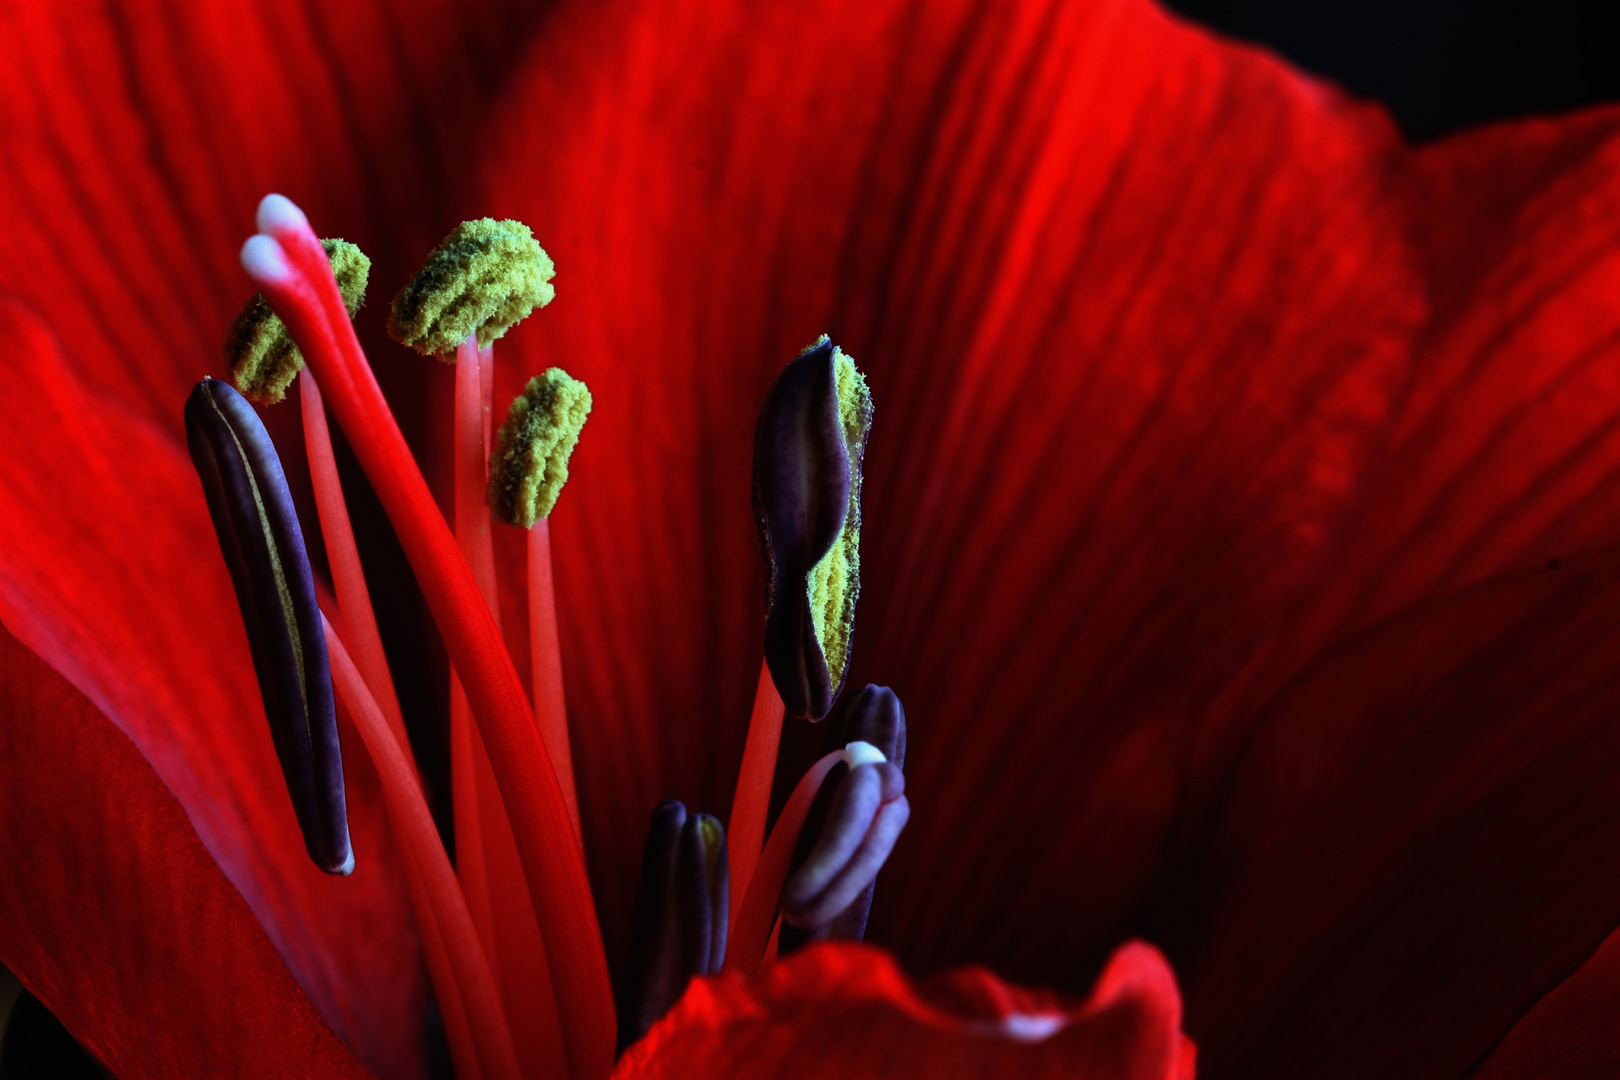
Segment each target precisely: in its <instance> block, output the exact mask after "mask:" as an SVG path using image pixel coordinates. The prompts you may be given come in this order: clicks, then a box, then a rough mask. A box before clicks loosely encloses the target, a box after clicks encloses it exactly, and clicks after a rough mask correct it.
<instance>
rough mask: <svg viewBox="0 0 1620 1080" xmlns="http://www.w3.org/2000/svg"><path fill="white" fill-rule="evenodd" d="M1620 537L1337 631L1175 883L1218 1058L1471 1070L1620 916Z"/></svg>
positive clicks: (1273, 1068)
mask: <svg viewBox="0 0 1620 1080" xmlns="http://www.w3.org/2000/svg"><path fill="white" fill-rule="evenodd" d="M1617 653H1620V555H1616V554H1614V553H1612V552H1611V553H1609V554H1605V555H1603V556H1600V557H1589V558H1586V559H1582V560H1577V561H1570V562H1566V563H1564V564H1562V565H1561V566H1560V568H1558V569H1548V568H1542V569H1539V570H1533V571H1525V572H1522V573H1518V574H1512V575H1504V576H1501V577H1499V578H1496V579H1493V580H1491V581H1489V582H1486V583H1483V584H1481V585H1478V586H1476V587H1474V588H1471V589H1469V590H1466V591H1464V592H1462V593H1460V594H1458V595H1457V596H1455V597H1451V598H1446V599H1442V600H1436V601H1432V602H1429V603H1426V604H1424V605H1420V606H1418V607H1416V608H1414V609H1413V610H1411V611H1409V612H1407V613H1405V614H1403V615H1401V616H1399V617H1397V618H1394V619H1391V620H1389V621H1388V622H1386V623H1384V624H1382V625H1380V626H1378V627H1375V628H1374V629H1372V630H1370V631H1368V632H1367V633H1365V634H1363V635H1361V636H1359V637H1357V638H1355V639H1353V640H1351V641H1349V642H1347V643H1345V644H1344V645H1342V646H1340V647H1338V648H1336V649H1334V650H1332V651H1331V652H1330V653H1329V654H1328V655H1327V656H1326V657H1324V658H1323V659H1322V660H1321V661H1320V662H1319V663H1318V664H1316V665H1315V666H1314V667H1313V668H1312V669H1311V670H1310V671H1309V672H1308V673H1307V674H1306V675H1305V676H1303V677H1302V678H1301V679H1300V681H1299V682H1298V683H1296V684H1295V685H1294V686H1293V687H1292V688H1290V690H1289V691H1288V692H1287V693H1286V694H1285V695H1284V696H1283V697H1282V698H1281V699H1280V700H1279V701H1278V702H1277V704H1276V705H1275V706H1274V707H1273V708H1272V709H1271V710H1270V711H1268V713H1267V714H1266V715H1265V716H1264V717H1263V719H1262V720H1261V722H1260V723H1259V724H1258V725H1257V726H1256V728H1255V730H1254V731H1253V733H1252V734H1251V736H1250V739H1249V742H1248V743H1247V745H1246V747H1245V749H1244V752H1243V755H1242V757H1241V758H1240V760H1239V765H1238V767H1237V768H1236V770H1235V771H1234V772H1233V774H1232V776H1231V778H1230V781H1229V784H1228V786H1227V788H1226V790H1225V792H1224V797H1223V799H1222V800H1221V801H1220V802H1219V803H1218V804H1217V806H1216V808H1215V812H1214V814H1213V815H1212V818H1211V820H1210V822H1209V823H1208V825H1207V826H1206V829H1205V831H1204V832H1203V833H1202V834H1201V836H1200V840H1199V844H1198V846H1197V848H1196V856H1197V858H1196V862H1195V864H1194V867H1193V870H1192V872H1191V873H1190V874H1188V875H1186V876H1184V877H1177V878H1176V879H1175V880H1174V881H1172V882H1169V883H1168V884H1167V890H1166V892H1167V901H1166V903H1167V907H1168V908H1169V910H1170V911H1172V912H1174V916H1173V923H1174V924H1175V925H1176V927H1177V930H1176V934H1175V938H1174V939H1173V940H1174V942H1175V944H1174V946H1173V948H1172V955H1174V956H1176V958H1177V968H1178V971H1180V972H1181V974H1182V977H1183V979H1184V983H1185V985H1186V987H1187V998H1188V1026H1189V1029H1190V1030H1191V1031H1192V1032H1193V1034H1194V1035H1195V1037H1197V1038H1198V1039H1199V1041H1200V1043H1201V1045H1202V1046H1203V1048H1204V1051H1205V1057H1204V1059H1203V1060H1204V1065H1205V1069H1204V1075H1205V1076H1206V1077H1209V1078H1216V1080H1218V1078H1222V1077H1238V1076H1241V1077H1244V1078H1246V1080H1247V1078H1252V1080H1263V1078H1266V1077H1278V1078H1281V1077H1294V1076H1300V1075H1310V1074H1316V1073H1319V1072H1321V1071H1322V1069H1324V1068H1326V1067H1327V1063H1331V1069H1330V1070H1329V1071H1330V1072H1331V1073H1333V1074H1337V1075H1347V1076H1379V1077H1389V1078H1391V1080H1398V1078H1401V1077H1413V1078H1416V1077H1430V1076H1446V1075H1453V1076H1460V1075H1464V1074H1465V1073H1466V1072H1467V1070H1468V1069H1469V1068H1471V1067H1472V1066H1473V1065H1475V1064H1476V1063H1477V1062H1478V1061H1479V1060H1480V1059H1481V1058H1482V1057H1483V1056H1484V1055H1485V1053H1486V1052H1487V1051H1489V1050H1490V1049H1491V1047H1492V1046H1493V1045H1495V1043H1496V1042H1497V1040H1498V1039H1500V1038H1501V1037H1502V1036H1503V1035H1504V1034H1505V1033H1506V1032H1507V1030H1508V1029H1509V1028H1510V1026H1511V1025H1512V1024H1513V1023H1514V1022H1515V1020H1517V1019H1518V1017H1519V1016H1520V1015H1522V1014H1523V1013H1524V1012H1525V1011H1526V1010H1528V1009H1530V1008H1531V1006H1533V1005H1534V1004H1535V1003H1536V1002H1537V1000H1538V999H1540V997H1541V995H1542V994H1544V993H1545V992H1546V991H1547V990H1548V989H1549V988H1550V987H1552V986H1554V985H1556V984H1557V983H1558V982H1559V981H1561V980H1562V979H1564V978H1565V977H1566V976H1568V975H1569V974H1570V973H1571V972H1573V971H1574V970H1575V969H1576V967H1578V966H1579V965H1580V964H1581V963H1582V961H1584V960H1585V959H1586V958H1587V957H1588V956H1589V955H1591V953H1592V952H1593V950H1594V949H1596V948H1597V947H1598V945H1599V944H1600V943H1601V942H1602V941H1603V940H1604V938H1605V937H1606V936H1607V935H1608V934H1609V933H1610V931H1611V930H1612V929H1613V928H1614V926H1615V925H1616V924H1617V923H1620V855H1617V854H1616V853H1617V852H1620V787H1617V786H1616V784H1615V783H1614V777H1615V776H1616V775H1620V726H1617V725H1616V724H1615V723H1614V716H1615V712H1616V710H1617V709H1620V683H1617V682H1616V680H1615V678H1614V657H1615V656H1616V655H1617Z"/></svg>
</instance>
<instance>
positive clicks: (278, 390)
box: [224, 239, 371, 405]
mask: <svg viewBox="0 0 1620 1080" xmlns="http://www.w3.org/2000/svg"><path fill="white" fill-rule="evenodd" d="M321 246H322V247H323V248H325V249H326V257H327V258H328V259H330V260H331V261H332V276H333V277H335V278H336V279H337V286H338V292H340V293H342V294H343V305H344V306H345V307H346V308H348V309H349V318H351V319H352V318H354V315H355V312H357V311H359V310H360V305H361V304H363V303H364V302H365V298H366V282H367V280H368V279H369V278H370V276H371V260H370V259H368V258H366V255H365V253H364V252H363V251H361V250H360V249H359V248H357V247H355V246H354V245H353V244H351V243H349V242H348V241H347V240H336V239H332V240H322V241H321ZM224 351H225V367H226V370H227V371H228V372H229V373H230V377H231V385H233V386H235V387H236V389H237V390H239V391H240V392H241V394H242V396H243V397H245V398H247V399H248V400H250V401H257V402H258V403H259V404H261V405H273V404H275V403H276V402H278V401H280V400H281V399H282V398H284V397H286V396H287V387H289V386H291V385H292V381H293V379H295V378H296V377H297V376H298V372H299V371H300V370H302V369H303V366H304V357H303V354H301V353H300V352H299V351H298V346H297V345H295V344H294V343H293V339H292V334H291V333H289V332H288V330H287V324H286V323H284V322H282V321H281V318H280V316H278V315H277V314H276V313H275V312H274V311H272V310H270V303H269V301H267V300H266V299H265V298H264V294H263V293H254V294H253V299H251V300H249V301H248V303H247V307H245V308H243V309H242V313H241V314H240V315H238V316H237V317H236V321H235V322H233V323H232V324H231V332H230V334H229V335H227V337H226V338H225V350H224Z"/></svg>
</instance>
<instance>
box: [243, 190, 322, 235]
mask: <svg viewBox="0 0 1620 1080" xmlns="http://www.w3.org/2000/svg"><path fill="white" fill-rule="evenodd" d="M254 220H255V223H256V224H257V225H258V228H259V232H261V233H263V234H265V235H266V236H273V235H275V234H276V233H278V232H281V231H284V230H287V229H307V228H309V218H307V217H305V216H304V212H303V211H302V210H300V209H299V208H298V204H297V203H295V202H293V201H292V200H291V199H289V198H287V196H285V195H277V194H275V193H274V192H271V193H270V194H269V195H266V196H265V197H264V198H262V199H260V200H259V212H258V214H257V215H256V217H255V219H254Z"/></svg>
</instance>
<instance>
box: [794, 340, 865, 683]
mask: <svg viewBox="0 0 1620 1080" xmlns="http://www.w3.org/2000/svg"><path fill="white" fill-rule="evenodd" d="M833 379H834V381H835V384H836V386H837V390H838V417H839V420H840V421H841V422H842V424H843V429H844V445H845V448H846V450H847V451H848V453H849V510H848V512H847V513H846V514H845V515H844V528H843V531H842V532H840V533H839V534H838V539H837V540H834V541H833V545H832V547H831V548H829V549H828V551H827V554H825V555H823V556H822V557H821V560H820V561H819V562H817V563H816V565H815V566H813V567H811V568H810V576H809V581H808V583H807V585H808V590H809V594H810V619H811V622H812V623H813V624H814V626H815V631H816V640H817V641H818V642H820V643H821V653H822V656H824V657H825V658H826V661H827V671H828V672H829V673H830V674H832V676H833V680H834V682H835V683H836V682H838V681H839V680H841V679H842V677H843V673H844V669H845V668H846V667H847V666H848V664H849V648H850V640H851V638H852V637H853V635H854V633H855V601H856V600H858V599H859V598H860V593H861V550H860V548H861V458H862V456H863V455H864V454H865V452H866V436H867V433H868V432H869V431H871V429H872V394H871V392H870V391H869V390H868V389H867V386H866V379H865V377H864V376H862V375H861V373H860V372H859V371H857V370H856V369H855V361H853V360H851V359H850V358H849V356H848V355H846V354H845V353H844V351H843V350H842V349H839V348H836V347H835V348H834V349H833Z"/></svg>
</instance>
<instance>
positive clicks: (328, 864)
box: [185, 379, 354, 874]
mask: <svg viewBox="0 0 1620 1080" xmlns="http://www.w3.org/2000/svg"><path fill="white" fill-rule="evenodd" d="M185 416H186V444H187V446H188V447H189V449H190V451H191V460H192V462H193V463H194V464H195V465H196V468H197V477H198V479H199V480H201V481H202V487H203V495H204V497H205V498H206V499H207V501H208V512H209V515H210V517H212V519H213V522H214V532H215V534H216V535H217V536H218V539H219V548H220V553H221V554H222V555H223V556H224V558H225V564H226V566H227V567H228V568H229V569H230V572H231V583H232V584H233V585H234V586H235V588H236V599H237V602H238V604H240V605H241V608H242V624H243V627H244V628H245V629H246V630H247V637H248V645H249V646H250V648H251V650H252V653H253V667H254V670H255V671H256V672H257V673H258V676H259V693H260V695H261V696H262V697H263V699H264V711H265V716H266V718H267V719H268V720H269V721H270V737H271V741H272V742H273V743H274V744H275V748H276V756H277V757H278V758H279V759H280V760H281V770H282V773H283V775H284V776H285V777H286V780H287V791H288V794H289V795H290V796H291V797H292V804H293V812H294V813H295V814H296V815H297V818H298V825H299V827H300V828H301V829H302V830H303V833H304V846H305V847H306V848H307V849H308V851H309V857H310V858H311V859H312V860H313V861H314V863H315V865H316V866H318V867H320V868H321V869H322V870H324V871H326V872H327V873H329V874H347V873H350V872H351V871H352V870H353V869H354V854H353V851H352V850H351V848H350V846H349V819H348V810H347V806H346V803H345V799H344V789H343V754H342V750H341V749H340V747H339V745H338V734H337V717H336V713H335V711H334V708H333V699H332V677H331V669H330V668H329V667H328V666H327V655H326V638H325V634H324V631H323V629H322V625H321V613H320V608H319V607H318V606H317V604H316V600H315V578H314V575H313V574H312V573H311V572H310V568H309V557H308V555H307V554H306V552H305V550H304V537H303V533H302V532H301V531H300V529H299V527H298V515H297V514H296V512H294V510H293V505H292V495H291V493H290V492H289V491H288V490H287V480H286V477H285V476H284V475H283V473H282V471H281V460H280V458H278V457H277V456H276V449H275V445H274V444H273V443H271V441H270V435H269V433H268V432H266V431H265V429H264V424H263V423H261V422H260V420H259V418H258V415H257V414H256V413H254V411H253V407H252V406H251V405H249V404H248V403H247V401H246V400H245V399H244V398H243V397H242V395H240V394H238V393H237V392H236V391H235V390H232V389H231V388H230V386H228V385H227V384H225V383H222V382H220V381H218V380H217V379H204V380H202V382H200V383H198V384H197V386H196V388H195V389H194V390H193V391H192V393H191V397H190V398H189V399H188V400H187V401H186V410H185ZM232 719H233V718H232V717H220V718H219V722H221V723H227V722H230V721H231V720H232Z"/></svg>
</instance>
